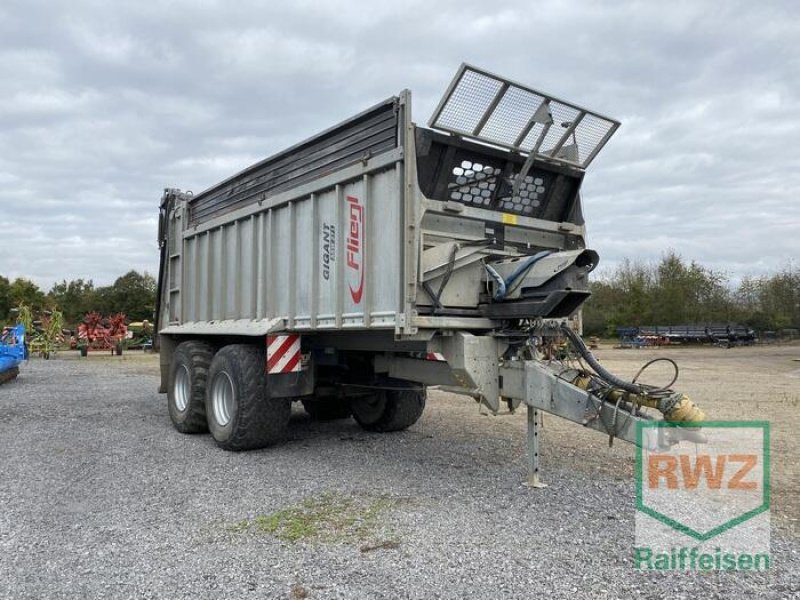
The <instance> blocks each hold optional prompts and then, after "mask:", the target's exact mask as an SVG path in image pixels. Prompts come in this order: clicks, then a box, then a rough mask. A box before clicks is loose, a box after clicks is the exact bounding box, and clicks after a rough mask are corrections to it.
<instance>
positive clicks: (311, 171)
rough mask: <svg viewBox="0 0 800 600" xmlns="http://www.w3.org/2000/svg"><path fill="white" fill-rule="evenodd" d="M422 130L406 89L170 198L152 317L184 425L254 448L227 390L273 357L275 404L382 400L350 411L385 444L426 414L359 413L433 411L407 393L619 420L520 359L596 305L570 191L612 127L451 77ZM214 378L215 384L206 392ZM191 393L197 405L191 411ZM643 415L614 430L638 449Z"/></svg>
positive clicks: (465, 74)
mask: <svg viewBox="0 0 800 600" xmlns="http://www.w3.org/2000/svg"><path fill="white" fill-rule="evenodd" d="M429 125H430V128H423V127H418V126H416V125H415V124H414V123H413V122H412V119H411V94H410V92H408V91H403V92H401V93H400V94H398V95H397V96H395V97H392V98H389V99H388V100H386V101H384V102H381V103H379V104H377V105H375V106H373V107H372V108H370V109H368V110H366V111H364V112H363V113H360V114H358V115H356V116H355V117H353V118H351V119H348V120H347V121H345V122H343V123H340V124H339V125H337V126H335V127H333V128H331V129H329V130H327V131H324V132H322V133H320V134H318V135H316V136H314V137H312V138H310V139H309V140H306V141H305V142H302V143H300V144H298V145H296V146H294V147H292V148H290V149H288V150H286V151H284V152H281V153H279V154H277V155H275V156H273V157H270V158H268V159H266V160H264V161H261V162H260V163H258V164H256V165H253V166H251V167H249V168H247V169H245V170H244V171H242V172H241V173H238V174H237V175H234V176H233V177H231V178H229V179H227V180H225V181H223V182H221V183H219V184H217V185H215V186H213V187H212V188H210V189H208V190H206V191H204V192H202V193H200V194H197V195H192V194H190V193H183V192H180V191H178V190H172V189H168V190H166V191H165V194H164V196H163V198H162V203H161V220H160V233H159V239H160V244H161V252H162V255H161V270H160V275H159V308H158V314H157V318H156V322H157V325H158V328H159V332H160V340H161V364H162V386H161V387H162V391H166V392H168V393H169V394H170V396H169V397H170V400H169V402H170V414H171V416H173V421H174V423H175V425H176V427H177V428H178V429H179V430H181V431H194V430H198V427H199V428H202V426H203V423H204V422H205V413H206V412H207V413H209V423H208V425H209V427H210V428H211V430H212V434H214V435H215V438H216V439H217V441H218V443H221V445H223V447H229V448H231V449H242V448H245V447H252V443H251V442H252V440H251V441H246V443H245V442H241V443H240V441H236V440H234V441H233V442H229V441H226V440H227V439H228V438H226V437H225V436H227V435H229V433H225V432H224V431H223V430H224V426H225V424H226V423H228V425H227V427H228V429H230V427H231V426H230V423H229V420H230V418H231V417H230V415H231V414H233V413H232V412H231V411H233V412H235V409H236V406H237V403H239V402H241V401H242V397H243V396H242V394H244V392H243V391H242V390H240V389H239V388H238V387H237V385H238V386H239V387H242V386H246V384H247V382H246V381H241V382H240V383H239V384H235V382H234V380H235V379H236V378H237V377H240V376H239V375H237V373H238V371H236V368H234V367H232V366H231V365H233V364H234V363H236V361H237V360H238V361H240V362H241V363H242V364H244V363H247V364H248V365H251V368H254V369H256V370H257V369H258V366H257V364H256V363H257V361H258V360H265V362H266V363H267V364H266V367H265V368H262V373H264V372H265V371H266V373H267V375H266V376H265V377H264V379H265V389H266V390H267V391H266V392H263V393H264V394H266V397H268V398H273V399H275V398H287V397H288V398H291V399H303V402H304V404H305V405H306V406H307V408H308V407H309V406H312V407H315V408H314V410H318V409H319V406H318V404H315V403H318V400H319V401H321V400H320V399H322V398H328V397H331V395H332V394H333V395H337V394H338V397H339V398H340V399H341V398H342V396H343V395H344V396H347V395H348V394H349V395H354V397H357V398H361V397H363V396H364V394H365V392H364V391H363V390H364V389H367V388H371V389H373V390H377V391H373V392H372V396H369V398H368V399H367V400H364V401H361V405H360V408H357V404H358V403H354V404H353V407H352V409H353V414H354V416H355V417H356V420H358V421H359V423H361V424H362V425H364V426H366V427H367V428H370V427H372V428H373V429H375V430H381V431H388V430H393V429H398V428H401V426H408V425H409V424H410V423H413V421H414V420H416V418H418V416H419V414H421V407H419V411H418V412H415V411H416V408H415V409H414V410H412V411H411V412H410V413H409V412H408V410H406V409H405V408H404V409H402V410H401V409H397V410H395V409H394V408H393V409H391V410H389V412H387V413H386V415H384V416H383V417H381V419H382V420H381V419H379V418H378V417H379V416H380V415H377V413H376V414H375V415H373V414H372V413H370V411H372V412H374V411H375V410H378V409H380V410H383V409H382V408H380V407H381V406H384V407H385V406H389V405H390V404H391V405H392V406H395V405H396V406H400V404H402V403H404V402H405V403H407V402H408V401H411V402H412V403H414V402H417V403H420V402H421V405H422V406H424V395H423V396H414V393H417V392H414V393H410V392H409V391H408V390H409V389H410V388H408V387H404V386H406V385H411V384H412V383H413V384H414V385H430V384H434V385H443V386H448V387H449V388H450V389H453V390H457V391H460V392H462V393H466V394H468V395H471V396H473V397H474V398H476V399H477V400H479V401H481V402H482V403H483V404H485V405H486V406H487V407H489V408H490V409H491V410H492V411H494V412H497V410H498V408H499V405H500V401H501V398H503V399H505V400H506V401H507V402H508V405H509V407H510V408H511V409H514V408H516V407H517V406H518V405H519V404H520V403H522V402H524V403H526V404H527V406H528V407H529V410H531V411H535V410H539V409H542V410H549V411H550V412H553V413H555V414H559V415H560V416H563V417H565V418H569V419H572V420H578V421H580V420H581V419H583V416H582V415H583V411H584V410H585V411H590V410H596V411H597V413H598V415H601V417H602V415H603V413H604V412H608V411H609V410H612V409H613V414H614V415H616V411H617V410H618V409H619V406H616V407H609V406H608V405H605V404H604V403H603V401H602V400H598V401H597V404H596V405H595V404H594V403H593V402H592V401H590V400H589V399H588V398H589V397H590V396H591V394H587V393H586V392H585V391H584V390H581V389H580V388H579V387H576V386H572V388H571V389H570V390H568V391H567V392H563V390H562V393H560V394H559V395H558V397H559V398H562V399H563V400H562V401H560V402H557V403H554V400H553V398H555V397H556V396H554V395H553V394H550V395H549V396H548V398H550V400H547V399H545V398H544V397H543V396H542V393H541V391H542V390H543V389H550V388H552V387H553V386H555V387H556V388H559V386H560V384H561V383H562V382H561V378H559V377H557V376H556V377H554V376H553V374H552V372H550V371H548V370H547V369H542V368H540V365H538V364H534V363H536V361H535V360H534V361H533V362H530V360H529V359H535V357H534V355H535V354H536V350H535V344H536V343H539V342H535V340H542V339H545V337H546V332H547V331H553V330H552V322H553V320H564V319H568V318H570V317H574V315H576V313H577V311H578V309H579V307H580V305H581V304H582V302H583V301H584V300H585V299H586V298H587V297H588V295H589V293H588V283H587V275H588V273H589V272H590V271H591V270H592V269H593V268H594V266H595V265H596V263H597V255H596V254H595V253H594V252H592V251H591V250H587V249H586V244H585V229H584V222H583V216H582V211H581V203H580V185H581V183H582V179H583V176H584V173H585V169H586V167H587V166H588V165H589V163H590V162H591V161H592V160H593V159H594V157H595V156H596V155H597V152H598V151H599V150H600V149H601V148H602V147H603V145H604V144H605V143H606V142H607V141H608V139H609V138H610V137H611V135H612V134H613V133H614V131H615V130H616V129H617V127H618V125H619V123H617V122H616V121H614V120H612V119H609V118H606V117H603V116H601V115H598V114H596V113H592V112H590V111H587V110H585V109H583V108H580V107H578V106H575V105H573V104H570V103H567V102H564V101H561V100H558V99H557V98H554V97H552V96H549V95H547V94H543V93H541V92H538V91H536V90H533V89H531V88H527V87H525V86H523V85H520V84H517V83H514V82H511V81H508V80H506V79H503V78H500V77H497V76H495V75H492V74H491V73H487V72H486V71H482V70H480V69H476V68H474V67H470V66H468V65H462V66H461V68H460V69H459V71H458V73H457V75H456V77H455V78H454V80H453V82H452V83H451V85H450V87H449V88H448V90H447V92H446V94H445V96H444V97H443V99H442V101H441V102H440V104H439V106H438V107H437V109H436V111H435V113H434V115H433V118H432V119H431V121H430V124H429ZM545 322H547V323H550V325H549V327H550V329H547V327H548V326H547V325H545ZM276 340H277V341H276ZM300 340H302V341H300ZM273 342H275V347H278V346H281V349H282V351H285V350H286V349H288V348H290V347H293V348H294V350H293V352H296V353H297V354H296V355H295V358H294V360H293V361H292V362H291V363H290V364H291V369H290V371H291V372H290V373H288V376H290V377H287V374H284V373H280V372H273V370H272V369H273V367H274V366H275V364H277V359H274V360H273V359H272V358H270V348H271V347H272V346H271V344H272V343H273ZM293 344H294V346H292V345H293ZM265 346H266V353H265V352H264V347H265ZM237 353H238V354H237ZM254 353H255V354H254ZM301 353H302V356H303V359H302V361H301V360H299V356H300V354H301ZM254 356H256V358H253V357H254ZM212 357H214V358H213V359H212ZM258 357H260V358H258ZM223 359H224V360H223ZM254 360H255V361H256V363H254V362H253V361H254ZM217 362H219V365H218V364H217ZM223 363H224V364H223ZM528 363H530V364H528ZM197 364H199V365H200V367H198V368H196V365H197ZM253 364H255V365H256V366H255V367H252V365H253ZM281 364H282V365H285V364H286V363H285V362H284V363H281ZM176 365H177V366H176ZM209 365H210V373H211V375H209V377H211V378H212V379H214V377H216V378H217V379H215V380H214V381H217V380H219V381H218V382H217V383H213V384H211V383H210V384H209V386H210V387H208V389H206V386H205V374H204V373H205V372H206V370H207V368H208V367H209ZM226 365H227V366H226ZM226 369H227V370H226ZM217 371H220V372H223V373H224V374H225V375H224V377H222V376H218V373H217ZM576 381H577V379H576ZM219 382H221V383H219ZM387 382H389V383H387ZM398 382H400V383H398ZM403 382H405V383H403ZM228 383H230V384H231V385H230V386H228ZM259 385H260V384H259ZM564 385H569V384H568V383H566V382H564ZM226 386H227V387H226ZM398 386H399V387H398ZM229 387H230V389H229ZM242 389H243V388H242ZM259 389H260V388H259ZM414 389H417V388H414ZM203 390H205V391H203ZM331 390H339V391H338V392H332V391H331ZM343 390H344V391H343ZM359 390H361V391H359ZM380 390H384V391H383V392H381V391H380ZM404 390H405V391H404ZM195 392H196V393H197V394H200V393H201V392H203V393H205V394H206V401H205V402H206V404H205V406H206V408H205V409H203V408H202V407H200V406H199V404H198V406H197V410H196V414H194V413H193V414H189V413H190V412H191V411H192V410H193V409H191V406H192V402H194V400H192V397H193V396H192V394H194V393H195ZM254 393H255V392H254ZM258 393H262V392H258ZM420 393H421V394H424V388H423V391H422V392H420ZM359 394H361V395H359ZM381 394H383V396H381ZM392 394H393V395H394V396H393V398H394V400H392V399H390V400H388V401H387V399H386V397H385V396H387V395H390V396H391V395H392ZM412 396H413V398H412ZM198 398H199V400H197V402H201V401H202V398H201V397H200V396H198ZM376 398H377V400H376ZM419 398H422V400H419ZM576 398H577V399H578V400H576ZM580 399H583V400H580ZM253 402H255V401H253ZM258 402H264V403H266V402H268V401H267V400H263V399H262V400H258ZM387 402H388V404H387ZM392 402H394V403H395V404H392ZM548 402H549V404H548ZM575 402H578V403H579V404H580V402H583V404H580V406H578V405H576V404H575ZM379 405H380V406H379ZM584 405H585V406H584ZM187 406H188V407H189V408H187ZM376 406H378V408H375V407H376ZM404 406H405V405H404ZM281 410H283V409H281ZM623 410H625V408H624V407H623ZM187 411H188V412H187ZM204 411H205V412H204ZM392 411H394V412H392ZM404 411H405V412H404ZM629 412H631V411H629ZM633 412H635V411H633ZM389 413H391V415H390V414H389ZM281 414H284V413H281ZM175 415H177V417H176V416H175ZM182 415H183V416H182ZM187 415H188V416H187ZM376 415H377V416H376ZM398 415H400V416H398ZM403 415H405V416H403ZM409 415H410V416H409ZM190 417H191V418H190ZM212 417H213V419H215V420H216V421H214V422H215V423H216V425H214V426H212ZM534 417H535V414H534V413H533V412H532V413H531V414H530V421H529V422H530V424H531V427H532V428H534V427H535V423H536V419H535V418H534ZM281 418H283V417H281ZM639 418H640V417H639V416H637V415H636V414H632V413H631V414H630V419H632V420H628V421H626V423H627V428H626V429H625V430H624V431H617V432H614V433H613V434H612V435H618V436H620V437H623V438H624V439H627V440H629V441H633V439H634V437H635V431H634V430H633V428H632V426H631V424H632V423H635V422H636V420H637V419H639ZM226 419H228V421H226ZM236 419H238V417H235V418H234V421H235V420H236ZM615 420H616V417H615ZM237 422H238V421H237ZM605 422H607V420H604V419H603V418H600V419H590V420H589V421H587V423H593V425H591V426H592V427H595V428H598V429H603V427H601V424H602V423H605ZM187 423H188V425H187ZM235 427H238V425H235V424H234V428H235ZM219 431H223V433H219ZM532 432H533V429H532ZM218 433H219V435H218ZM533 433H535V432H533ZM219 436H222V438H223V439H222V442H221V438H220V437H219ZM533 438H535V435H533V434H532V439H533ZM237 439H238V438H237ZM226 444H227V445H226ZM534 455H535V456H537V457H538V452H536V451H535V448H533V446H532V457H533V456H534ZM532 460H533V459H532ZM535 466H536V465H534V464H533V462H532V463H531V469H534V467H535ZM537 468H538V467H537Z"/></svg>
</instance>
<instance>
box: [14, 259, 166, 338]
mask: <svg viewBox="0 0 800 600" xmlns="http://www.w3.org/2000/svg"><path fill="white" fill-rule="evenodd" d="M21 305H25V306H28V307H30V308H31V309H32V310H33V311H34V313H36V312H39V311H43V310H54V309H57V310H59V311H61V313H62V314H63V318H64V325H65V326H66V327H69V328H71V329H72V328H74V327H75V326H77V324H78V323H80V322H81V321H82V320H83V316H84V315H85V314H86V313H88V312H91V311H97V312H99V313H101V314H103V315H110V314H116V313H125V315H127V317H128V319H130V320H131V321H142V320H144V319H148V320H151V321H152V319H153V311H154V310H155V305H156V280H155V278H154V277H153V276H152V275H150V274H149V273H139V272H138V271H129V272H128V273H126V274H125V275H122V276H121V277H118V278H117V279H116V281H114V283H113V284H112V285H109V286H100V287H95V285H94V282H93V281H92V280H91V279H89V280H84V279H73V280H72V281H66V280H64V281H61V282H60V283H56V284H55V285H53V287H52V288H50V290H49V291H47V292H45V291H43V290H42V289H40V288H39V286H37V285H36V284H35V283H34V282H32V281H30V280H28V279H24V278H21V277H19V278H17V279H14V280H13V281H9V280H8V278H6V277H3V276H2V275H0V322H2V321H9V320H10V317H9V311H10V310H11V309H13V308H16V307H18V306H21Z"/></svg>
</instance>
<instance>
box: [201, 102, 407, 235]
mask: <svg viewBox="0 0 800 600" xmlns="http://www.w3.org/2000/svg"><path fill="white" fill-rule="evenodd" d="M397 100H398V99H397V98H396V97H393V98H390V99H388V100H386V101H385V102H382V103H381V104H378V105H376V106H374V107H373V108H370V109H369V110H367V111H365V112H363V113H361V114H359V115H357V116H355V117H353V118H352V119H349V120H347V121H345V122H344V123H341V124H339V125H337V126H336V127H333V128H332V129H329V130H327V131H325V132H323V133H321V134H319V135H317V136H314V137H313V138H311V139H309V140H307V141H305V142H302V143H301V144H298V145H297V146H294V147H293V148H290V149H288V150H285V151H284V152H281V153H280V154H277V155H275V156H273V157H271V158H268V159H266V160H263V161H261V162H259V163H257V164H255V165H253V166H252V167H249V168H247V169H245V170H244V171H242V172H241V173H239V174H237V175H234V176H233V177H231V178H230V179H227V180H226V181H223V182H222V183H220V184H218V185H215V186H214V187H212V188H210V189H208V190H206V191H204V192H202V193H200V194H198V195H197V196H195V197H194V199H193V200H192V201H191V202H190V204H189V216H190V221H189V224H190V225H197V224H199V223H203V222H205V221H208V220H210V219H212V218H214V217H216V216H219V215H221V214H225V213H227V212H229V211H232V210H235V209H237V208H241V207H242V206H245V205H247V204H250V203H252V202H256V201H258V200H265V199H267V198H269V197H270V196H273V195H275V194H277V193H279V192H281V191H284V190H288V189H291V188H294V187H297V186H299V185H301V184H303V183H306V182H309V181H313V180H314V179H317V178H319V177H322V176H324V175H326V174H328V173H331V172H333V171H336V170H337V169H340V168H342V167H345V166H347V165H351V164H354V163H357V162H358V161H361V160H363V159H365V158H368V157H370V156H375V155H376V154H379V153H381V152H385V151H386V150H391V149H393V148H396V147H397V146H398V135H397V124H398V110H397Z"/></svg>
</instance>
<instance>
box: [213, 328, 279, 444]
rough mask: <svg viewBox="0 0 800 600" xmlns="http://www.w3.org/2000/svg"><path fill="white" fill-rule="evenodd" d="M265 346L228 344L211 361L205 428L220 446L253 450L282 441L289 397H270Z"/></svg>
mask: <svg viewBox="0 0 800 600" xmlns="http://www.w3.org/2000/svg"><path fill="white" fill-rule="evenodd" d="M264 364H265V363H264V350H263V348H260V347H258V346H250V345H247V344H231V345H230V346H225V347H224V348H223V349H222V350H220V351H219V352H217V354H216V355H215V356H214V360H213V361H211V368H210V369H209V374H208V382H209V383H208V389H207V390H206V415H207V416H208V429H209V431H210V432H211V436H212V437H213V438H214V440H215V441H216V442H217V445H218V446H219V447H220V448H223V449H225V450H233V451H239V450H253V449H256V448H263V447H264V446H268V445H270V444H274V443H276V442H279V441H281V440H282V439H283V438H284V437H285V435H286V430H287V426H288V424H289V417H290V415H291V412H292V401H291V398H270V397H268V394H267V389H266V378H265V376H264Z"/></svg>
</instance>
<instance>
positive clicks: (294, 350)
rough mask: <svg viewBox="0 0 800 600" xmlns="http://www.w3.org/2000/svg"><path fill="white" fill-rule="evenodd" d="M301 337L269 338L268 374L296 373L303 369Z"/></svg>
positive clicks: (278, 336)
mask: <svg viewBox="0 0 800 600" xmlns="http://www.w3.org/2000/svg"><path fill="white" fill-rule="evenodd" d="M300 358H301V354H300V336H299V335H268V336H267V373H268V374H269V375H275V374H277V373H294V372H296V371H300V370H301V369H302V367H303V365H302V363H301V362H300Z"/></svg>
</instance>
